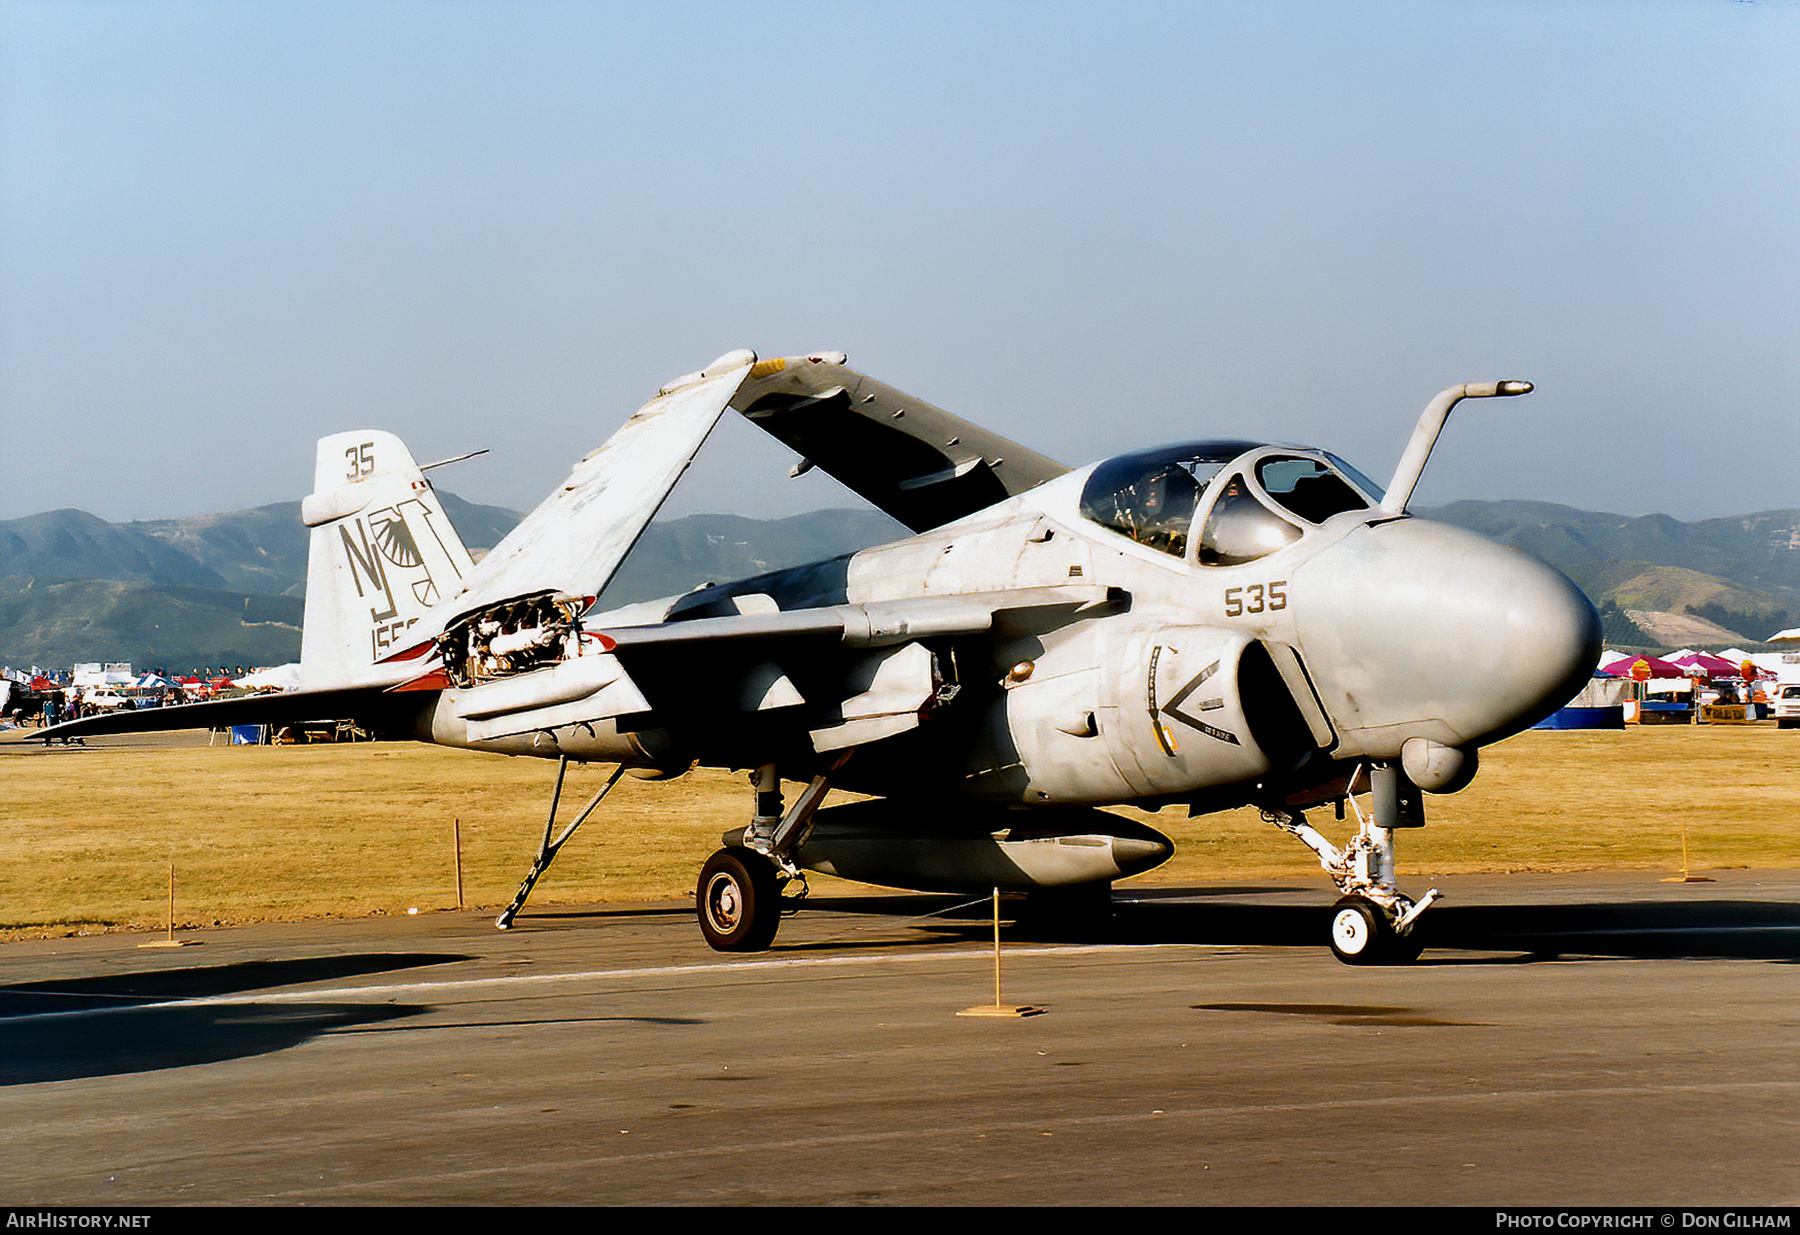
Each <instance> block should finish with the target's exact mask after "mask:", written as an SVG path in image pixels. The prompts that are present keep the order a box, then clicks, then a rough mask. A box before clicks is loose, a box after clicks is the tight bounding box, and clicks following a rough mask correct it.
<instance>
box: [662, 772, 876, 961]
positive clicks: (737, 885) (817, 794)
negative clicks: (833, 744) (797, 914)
mask: <svg viewBox="0 0 1800 1235" xmlns="http://www.w3.org/2000/svg"><path fill="white" fill-rule="evenodd" d="M837 766H841V760H840V763H839V764H838V765H836V766H834V767H833V768H832V771H836V768H837ZM750 784H751V785H752V786H753V787H754V789H755V790H756V814H755V817H754V818H752V819H751V821H750V826H749V827H747V828H745V829H744V830H743V831H742V832H741V833H727V834H726V836H725V837H724V840H725V848H723V849H721V850H719V851H718V852H717V853H715V854H713V855H712V857H710V858H708V859H707V860H706V865H705V866H702V867H701V868H700V881H699V883H697V884H696V885H695V887H694V911H695V915H696V916H697V917H698V918H699V919H700V934H701V935H702V936H704V937H705V939H706V942H707V944H708V946H710V947H711V948H712V949H713V950H714V951H715V952H762V951H765V950H767V949H768V946H769V945H770V944H771V943H773V942H774V941H775V932H776V930H777V929H778V928H779V927H780V925H781V912H782V909H783V907H784V905H788V904H792V903H793V902H794V901H798V900H800V899H801V898H802V897H804V896H805V895H806V873H805V872H804V871H802V870H801V869H800V867H799V865H798V864H796V863H795V861H794V859H793V853H794V850H796V849H797V848H799V846H800V843H801V842H802V841H804V840H805V839H806V834H807V833H808V832H809V831H811V830H812V817H813V812H814V811H816V810H818V809H819V804H820V803H821V802H823V801H824V800H825V795H826V794H827V793H829V792H831V773H830V772H827V773H825V774H824V775H821V776H817V777H814V778H813V781H812V783H811V784H809V785H808V786H807V787H806V788H805V789H804V790H803V791H802V792H801V794H800V796H799V798H798V799H796V800H795V802H794V804H793V806H792V807H789V808H788V809H787V811H786V812H785V813H784V812H783V810H782V800H781V781H780V779H779V778H778V776H777V775H776V771H775V765H774V764H765V765H763V766H762V767H759V768H757V769H756V770H755V771H754V772H752V773H750ZM794 887H798V889H799V893H798V895H796V896H793V897H786V898H784V896H783V893H784V892H785V891H786V890H787V889H789V888H794Z"/></svg>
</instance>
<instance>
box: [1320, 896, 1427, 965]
mask: <svg viewBox="0 0 1800 1235" xmlns="http://www.w3.org/2000/svg"><path fill="white" fill-rule="evenodd" d="M1423 950H1424V947H1423V945H1422V944H1421V943H1420V941H1419V939H1418V937H1417V936H1416V935H1413V934H1406V935H1402V934H1400V933H1399V932H1398V931H1396V930H1395V929H1394V927H1393V924H1392V923H1391V922H1390V921H1389V920H1388V915H1387V914H1386V913H1384V912H1383V911H1382V909H1381V907H1380V906H1379V905H1377V904H1375V902H1373V901H1371V900H1368V899H1366V898H1365V897H1361V896H1346V897H1343V898H1342V899H1340V900H1339V901H1338V903H1337V904H1336V905H1334V906H1332V910H1331V953H1332V955H1333V956H1335V957H1337V958H1338V959H1339V960H1340V961H1343V962H1344V964H1346V965H1396V964H1398V965H1404V964H1409V963H1410V962H1412V961H1416V960H1418V959H1419V953H1420V952H1421V951H1423Z"/></svg>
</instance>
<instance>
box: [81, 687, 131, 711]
mask: <svg viewBox="0 0 1800 1235" xmlns="http://www.w3.org/2000/svg"><path fill="white" fill-rule="evenodd" d="M81 706H82V707H84V708H90V709H93V710H96V711H101V712H110V711H112V710H113V709H114V708H124V709H125V710H126V711H127V712H129V711H131V709H132V708H134V707H136V706H137V704H136V702H135V701H134V700H132V699H131V698H130V697H129V696H127V695H121V694H120V693H119V692H118V691H116V690H113V689H112V688H111V687H105V686H103V687H100V688H99V689H96V690H90V691H88V692H87V694H85V695H83V696H82V697H81Z"/></svg>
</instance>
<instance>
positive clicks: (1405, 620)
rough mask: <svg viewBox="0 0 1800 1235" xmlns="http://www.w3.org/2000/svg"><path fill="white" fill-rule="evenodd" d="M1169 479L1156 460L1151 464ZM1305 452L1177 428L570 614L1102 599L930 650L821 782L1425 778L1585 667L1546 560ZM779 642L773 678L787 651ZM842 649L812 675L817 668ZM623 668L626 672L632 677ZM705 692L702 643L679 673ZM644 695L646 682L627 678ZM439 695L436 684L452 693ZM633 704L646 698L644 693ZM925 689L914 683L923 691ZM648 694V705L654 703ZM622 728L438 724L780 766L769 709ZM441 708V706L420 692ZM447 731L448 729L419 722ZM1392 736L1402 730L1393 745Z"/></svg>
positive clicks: (1014, 790) (1567, 685)
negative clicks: (1018, 489)
mask: <svg viewBox="0 0 1800 1235" xmlns="http://www.w3.org/2000/svg"><path fill="white" fill-rule="evenodd" d="M1171 478H1172V479H1171ZM1379 500H1380V494H1379V492H1378V491H1377V490H1376V489H1375V486H1373V485H1372V484H1370V483H1369V482H1368V481H1367V480H1366V479H1364V478H1363V477H1361V476H1360V475H1358V474H1357V473H1355V472H1354V471H1353V470H1351V469H1349V468H1348V467H1347V466H1346V465H1344V464H1342V463H1341V461H1338V460H1336V459H1335V458H1333V457H1332V456H1329V455H1326V454H1323V453H1322V452H1318V451H1314V450H1307V449H1300V448H1292V447H1279V446H1264V445H1256V444H1253V443H1244V442H1228V443H1192V444H1188V445H1186V446H1177V447H1171V448H1167V449H1166V450H1161V451H1144V452H1139V453H1137V454H1134V455H1127V456H1121V457H1120V458H1118V459H1113V460H1107V461H1104V462H1102V463H1099V464H1095V465H1092V466H1090V467H1087V468H1083V469H1080V470H1078V471H1075V472H1072V473H1069V474H1068V475H1065V476H1063V477H1060V478H1058V479H1056V480H1053V481H1050V482H1049V483H1046V484H1044V485H1041V486H1039V487H1038V488H1036V489H1033V490H1031V491H1029V492H1027V493H1024V494H1022V495H1019V496H1017V497H1014V498H1011V499H1008V500H1006V501H1003V502H1001V503H999V504H997V505H995V506H992V507H990V508H988V509H986V510H984V511H981V512H979V513H977V514H974V515H971V516H969V517H967V518H964V519H961V520H958V521H956V522H954V523H950V524H946V525H945V526H943V527H940V528H937V529H934V530H932V531H929V532H926V533H922V534H919V535H915V536H911V537H907V538H905V539H902V540H898V541H895V542H892V543H890V544H885V545H880V546H877V547H874V548H870V549H865V550H863V551H861V552H859V553H855V554H852V555H849V556H847V557H843V558H837V559H833V560H831V561H827V562H821V563H814V564H811V565H807V566H802V567H797V568H793V569H789V570H782V571H776V572H772V573H769V574H765V575H761V576H757V577H754V578H750V579H745V580H740V581H737V582H735V583H730V584H723V585H718V586H708V587H706V588H703V589H700V590H698V591H695V592H692V593H688V594H687V595H684V596H681V597H675V598H669V599H665V600H660V601H652V602H645V603H642V604H637V605H632V606H628V607H626V608H624V609H619V610H613V611H610V612H607V613H599V614H591V615H589V616H588V617H587V618H586V619H585V620H584V625H585V626H586V627H587V628H588V629H589V630H593V631H606V630H616V629H618V628H620V627H630V626H639V625H651V624H656V623H662V622H680V621H684V620H694V619H698V618H705V617H718V616H722V615H729V614H738V613H769V612H789V611H793V610H800V609H814V608H820V607H825V606H832V605H863V604H879V603H882V602H906V601H912V600H918V599H921V598H931V597H956V596H993V595H995V594H1004V593H1012V592H1016V591H1018V590H1019V589H1058V588H1061V589H1085V590H1087V591H1088V592H1090V593H1107V594H1110V595H1111V596H1113V597H1115V598H1116V599H1115V600H1114V601H1113V602H1112V603H1108V604H1098V605H1088V606H1086V607H1084V608H1074V609H1073V610H1072V611H1068V612H1062V613H1059V614H1057V615H1055V616H1053V617H1051V618H1047V619H1046V620H1045V621H1043V622H1038V623H1028V624H1026V625H1024V626H1023V627H1021V628H1018V629H1012V630H996V631H994V632H992V633H991V634H989V635H987V636H986V637H983V638H981V639H978V640H969V639H964V640H955V639H950V640H943V641H939V642H938V643H936V644H935V645H933V646H932V647H931V648H930V653H931V657H932V665H931V672H932V674H933V676H934V680H940V679H941V680H942V681H943V682H944V683H946V684H948V685H950V686H954V687H955V688H956V689H955V690H954V691H952V692H947V694H948V697H947V698H946V699H944V701H943V706H941V707H938V706H933V707H932V708H931V711H932V715H930V716H928V717H926V718H925V719H923V720H922V721H921V722H920V723H919V724H917V726H916V727H908V728H906V729H905V730H904V731H903V732H901V733H899V734H897V735H896V736H894V737H892V738H890V739H888V740H885V741H877V742H874V743H871V744H870V745H868V746H867V747H866V748H865V749H863V750H861V751H859V752H858V755H857V758H856V759H855V760H854V761H852V765H851V767H850V768H848V769H846V771H845V772H844V773H843V774H842V775H841V778H840V781H839V783H842V784H844V785H845V786H846V787H850V788H855V789H858V790H861V791H863V792H869V793H876V794H882V795H889V796H901V797H906V796H914V795H924V794H930V795H931V796H933V797H940V798H941V797H943V796H944V795H946V794H948V795H949V796H950V797H953V798H961V799H965V800H969V801H975V802H988V803H996V804H1009V805H1027V806H1047V807H1048V806H1089V805H1105V804H1113V803H1121V802H1149V803H1153V804H1154V803H1159V802H1165V801H1184V802H1188V803H1191V804H1193V805H1195V806H1197V807H1211V806H1222V805H1229V804H1235V803H1237V802H1241V801H1249V800H1258V799H1262V800H1278V799H1281V798H1284V797H1291V796H1293V795H1298V794H1304V793H1305V792H1307V791H1308V790H1310V789H1313V788H1315V787H1316V786H1318V785H1320V784H1325V783H1328V782H1330V781H1332V780H1333V779H1334V778H1342V777H1343V776H1344V775H1345V773H1346V771H1347V769H1348V768H1349V767H1351V766H1353V765H1355V764H1358V763H1362V762H1367V761H1401V760H1402V759H1405V760H1406V764H1407V767H1408V768H1409V769H1418V770H1417V771H1416V776H1417V778H1418V779H1420V780H1422V781H1424V782H1425V783H1426V787H1427V788H1438V787H1442V784H1447V783H1450V782H1452V781H1454V780H1455V779H1456V777H1455V776H1454V775H1453V774H1451V773H1445V774H1443V775H1441V776H1440V777H1439V779H1440V782H1441V784H1437V785H1434V784H1432V783H1431V778H1432V776H1434V775H1438V773H1437V772H1434V771H1432V770H1430V769H1441V768H1443V767H1445V766H1448V767H1450V768H1451V771H1452V773H1453V772H1454V769H1455V767H1457V766H1460V765H1461V760H1463V759H1464V758H1465V757H1467V758H1469V759H1470V760H1471V762H1470V763H1469V765H1468V766H1469V768H1470V769H1471V770H1472V767H1473V763H1472V756H1473V752H1474V751H1475V750H1477V749H1478V748H1480V747H1481V746H1484V745H1486V744H1489V743H1492V742H1494V741H1497V740H1499V739H1501V738H1503V737H1506V736H1508V735H1509V734H1512V733H1515V732H1517V731H1519V730H1520V729H1522V728H1525V727H1528V726H1530V725H1531V724H1533V723H1535V722H1536V721H1537V720H1539V719H1541V718H1542V717H1543V716H1545V715H1547V714H1549V713H1550V712H1551V711H1553V710H1554V709H1555V708H1556V707H1558V706H1560V705H1561V704H1562V703H1563V702H1565V701H1566V700H1567V699H1568V698H1569V697H1570V696H1571V695H1573V694H1574V692H1575V691H1576V690H1577V689H1578V688H1579V686H1580V684H1581V682H1582V681H1583V680H1584V679H1585V677H1586V676H1587V674H1588V672H1589V670H1590V668H1591V666H1592V664H1593V661H1594V658H1595V656H1596V654H1597V650H1598V643H1599V621H1598V616H1597V614H1596V613H1595V611H1594V609H1593V606H1592V605H1591V604H1590V603H1589V602H1588V600H1587V599H1586V597H1585V596H1583V595H1582V593H1581V592H1580V590H1579V589H1577V588H1576V587H1575V586H1574V585H1573V584H1572V583H1570V582H1569V581H1568V580H1567V579H1566V578H1564V577H1563V576H1562V575H1561V574H1559V573H1558V572H1556V571H1555V570H1553V569H1551V568H1550V567H1548V566H1545V565H1544V564H1542V563H1541V562H1538V561H1536V560H1535V559H1533V558H1530V557H1529V556H1527V555H1525V554H1522V553H1520V552H1518V551H1516V550H1512V549H1509V548H1506V547H1504V546H1501V545H1498V544H1495V543H1494V542H1492V541H1489V540H1486V539H1484V538H1482V537H1480V536H1478V535H1475V534H1474V533H1470V532H1466V531H1463V530H1461V529H1457V528H1453V527H1449V526H1446V525H1443V524H1438V523H1434V522H1431V521H1429V520H1424V519H1420V518H1417V517H1413V516H1409V515H1395V514H1393V513H1390V512H1387V511H1384V510H1382V509H1380V508H1379V507H1378V506H1377V503H1378V502H1379ZM801 655H813V653H808V652H801V651H795V652H794V653H792V654H791V655H790V656H789V659H788V660H787V661H784V660H783V657H784V653H783V652H782V651H781V650H780V649H775V650H774V651H772V652H771V654H770V656H771V662H772V663H775V662H780V663H781V667H782V668H783V670H784V671H785V672H786V673H787V675H788V676H790V677H791V678H792V679H793V680H794V681H795V682H798V683H802V691H801V693H802V694H804V693H805V690H804V683H805V680H806V667H805V666H804V665H797V664H794V663H791V659H792V656H801ZM841 670H842V665H841V664H840V665H835V666H833V667H832V670H831V672H830V673H827V674H825V675H824V676H825V678H826V679H827V680H829V679H830V678H831V676H832V674H835V673H838V672H841ZM637 676H638V677H639V679H640V681H646V680H650V679H646V678H645V676H644V675H637ZM671 676H673V677H676V678H681V677H682V674H681V673H680V672H678V671H676V670H675V669H674V668H673V667H672V666H662V667H661V671H660V672H659V673H657V674H656V675H654V680H655V681H657V682H658V684H659V685H658V689H660V690H662V691H664V692H665V697H668V696H667V692H669V691H671V690H681V691H687V692H690V693H691V692H704V690H705V689H706V680H705V675H704V669H703V667H701V668H699V669H696V670H695V671H694V672H693V673H692V674H690V675H688V676H687V677H686V678H685V679H684V680H683V682H682V684H681V685H679V686H670V685H669V684H668V683H667V681H665V679H668V678H670V677H671ZM646 693H650V689H649V687H648V686H647V687H646ZM452 702H453V701H452ZM650 702H651V703H652V704H654V703H655V702H656V700H655V698H654V697H652V699H651V700H650ZM934 705H935V701H934ZM666 710H667V711H669V712H670V713H671V714H673V712H674V711H675V709H666ZM729 710H730V705H728V704H722V705H721V706H719V707H716V708H714V709H713V716H714V719H715V720H716V721H717V723H716V724H715V723H708V722H707V721H705V720H702V721H699V722H696V721H694V720H693V719H691V717H692V712H693V709H691V708H690V709H687V712H688V715H689V717H690V719H688V720H686V721H685V722H684V723H676V724H674V725H671V726H665V725H662V724H655V723H653V724H649V725H646V726H644V727H642V728H639V729H635V730H631V731H630V732H628V733H622V732H608V731H607V730H606V728H605V727H604V726H602V727H601V730H600V732H599V733H598V734H596V733H594V732H592V731H591V730H592V728H593V727H592V726H590V727H589V730H590V731H589V732H587V733H581V732H570V733H567V734H559V735H558V740H557V742H556V743H551V744H548V745H546V743H544V742H543V741H542V740H541V738H536V737H534V738H531V739H506V740H503V741H500V742H468V741H466V740H465V741H463V742H458V744H469V745H477V746H480V747H482V748H485V749H504V750H508V751H509V752H510V753H533V754H555V753H559V752H561V753H570V754H574V755H576V756H577V757H582V756H583V754H584V746H591V747H592V750H591V752H587V753H588V757H595V758H617V757H619V755H620V751H621V750H622V749H625V747H626V746H627V745H628V744H635V746H634V747H633V749H635V750H636V751H637V752H638V755H639V757H640V758H641V760H642V761H643V762H645V763H648V764H656V765H662V764H666V765H667V766H668V768H669V770H676V769H677V768H678V767H681V766H686V763H687V762H691V761H692V760H693V759H695V758H698V759H699V760H700V761H702V762H706V763H719V764H724V765H728V766H756V765H757V764H759V763H761V762H765V761H768V760H770V759H777V758H778V759H781V760H782V761H783V762H784V764H785V765H786V766H790V767H793V768H794V769H795V771H796V773H797V774H805V773H806V772H807V771H808V770H809V769H808V768H807V766H806V765H807V764H808V763H809V762H812V761H811V760H809V759H808V758H807V751H806V750H805V744H804V742H803V741H802V740H799V739H803V738H804V735H805V732H806V728H805V724H804V723H802V724H801V725H799V726H795V725H793V724H791V723H789V724H788V726H787V728H788V730H790V731H791V733H792V734H793V735H794V740H791V741H784V740H780V739H779V738H775V737H771V734H779V733H781V732H782V726H783V719H782V717H781V716H780V714H778V713H765V714H761V715H756V716H752V717H749V718H748V720H747V723H739V722H740V721H742V720H743V719H744V718H738V719H737V720H734V719H732V718H730V717H727V716H725V715H724V713H725V712H728V711H729ZM439 711H440V713H441V712H443V711H445V709H444V708H443V707H440V709H439ZM437 728H438V730H439V731H438V733H437V734H436V736H437V739H438V740H451V741H456V740H457V738H458V737H459V736H461V735H459V734H457V733H456V732H455V726H454V725H453V724H452V725H439V726H437ZM1409 743H1411V746H1410V747H1409V745H1408V744H1409Z"/></svg>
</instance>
